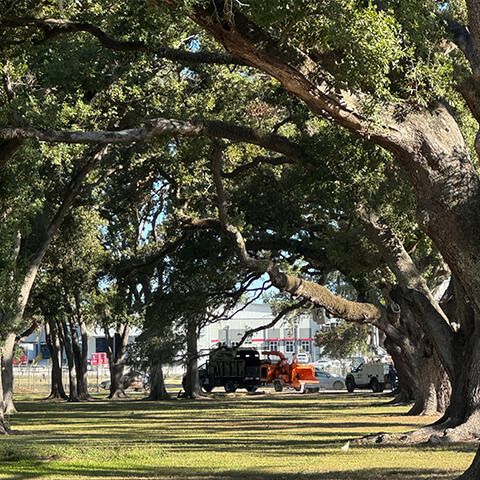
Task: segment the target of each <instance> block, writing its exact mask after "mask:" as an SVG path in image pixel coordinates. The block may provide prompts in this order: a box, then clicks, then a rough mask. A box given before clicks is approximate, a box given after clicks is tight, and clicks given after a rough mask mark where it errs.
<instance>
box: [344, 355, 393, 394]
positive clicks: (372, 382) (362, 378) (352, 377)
mask: <svg viewBox="0 0 480 480" xmlns="http://www.w3.org/2000/svg"><path fill="white" fill-rule="evenodd" d="M388 367H389V365H388V363H383V362H372V363H361V364H360V365H359V366H358V367H357V368H354V369H353V370H352V371H351V372H350V373H349V374H348V375H347V377H346V379H345V384H346V386H347V390H348V391H349V392H353V391H354V390H355V389H356V388H371V389H372V391H373V392H383V391H384V390H385V385H386V384H387V383H389V382H390V377H389V375H388Z"/></svg>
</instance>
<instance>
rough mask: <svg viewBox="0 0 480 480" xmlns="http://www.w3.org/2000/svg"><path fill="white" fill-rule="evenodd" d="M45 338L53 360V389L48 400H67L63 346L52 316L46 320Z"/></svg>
mask: <svg viewBox="0 0 480 480" xmlns="http://www.w3.org/2000/svg"><path fill="white" fill-rule="evenodd" d="M45 338H46V340H47V346H48V350H49V352H50V358H51V360H52V374H51V389H50V395H49V396H48V398H50V399H53V398H62V399H64V400H66V399H67V398H68V397H67V394H66V393H65V389H64V388H63V379H62V345H61V343H60V337H59V334H58V328H57V324H56V322H55V319H54V318H52V317H51V316H48V317H47V318H46V320H45Z"/></svg>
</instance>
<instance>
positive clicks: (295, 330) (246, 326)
mask: <svg viewBox="0 0 480 480" xmlns="http://www.w3.org/2000/svg"><path fill="white" fill-rule="evenodd" d="M273 319H274V315H273V314H272V311H271V308H270V306H269V305H266V304H263V303H255V304H250V305H247V306H246V307H245V308H243V309H242V308H240V309H237V313H235V314H234V315H233V316H232V317H231V318H229V319H226V320H220V321H219V322H216V323H213V324H210V325H207V326H206V327H205V328H204V329H203V331H202V332H201V334H200V339H199V345H198V348H199V350H200V351H206V350H210V349H211V348H213V347H215V346H217V345H219V344H223V345H226V346H228V347H234V346H236V345H237V344H238V342H239V341H240V339H241V338H242V337H243V335H244V333H245V332H246V331H247V330H252V329H255V328H257V327H260V326H263V325H266V324H268V323H270V322H271V321H272V320H273ZM320 328H321V325H320V324H319V323H317V322H316V321H314V318H313V314H312V313H310V312H309V313H301V314H297V315H295V316H291V317H288V318H284V319H282V320H280V321H279V322H278V323H277V324H276V325H275V326H273V327H272V328H269V329H266V330H261V331H259V332H256V333H254V334H253V336H252V337H251V338H249V339H247V340H246V341H245V342H244V343H243V346H244V347H253V348H256V349H257V350H258V351H260V352H261V351H264V350H269V351H272V350H277V351H280V352H282V353H284V354H285V355H286V356H287V357H291V356H292V355H293V354H294V353H295V354H297V355H298V354H300V353H302V354H308V357H309V361H312V362H314V361H316V360H318V359H319V358H320V349H319V347H317V346H316V344H315V335H316V333H317V331H318V330H319V329H320Z"/></svg>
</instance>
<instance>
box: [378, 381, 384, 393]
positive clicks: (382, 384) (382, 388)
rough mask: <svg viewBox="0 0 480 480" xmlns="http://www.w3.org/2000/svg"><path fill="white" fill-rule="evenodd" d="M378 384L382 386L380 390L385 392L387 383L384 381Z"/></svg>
mask: <svg viewBox="0 0 480 480" xmlns="http://www.w3.org/2000/svg"><path fill="white" fill-rule="evenodd" d="M378 385H379V387H380V390H379V392H383V391H384V390H385V384H384V383H379V384H378Z"/></svg>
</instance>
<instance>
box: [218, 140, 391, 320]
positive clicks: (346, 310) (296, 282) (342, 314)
mask: <svg viewBox="0 0 480 480" xmlns="http://www.w3.org/2000/svg"><path fill="white" fill-rule="evenodd" d="M211 168H212V172H213V177H214V182H215V187H216V190H217V197H218V216H219V221H220V225H221V227H222V229H223V231H224V232H225V233H226V234H227V235H228V236H229V237H230V239H231V240H232V241H233V244H234V247H235V251H236V254H237V257H238V259H239V260H240V263H241V264H242V265H243V266H244V267H246V268H248V269H249V270H251V271H254V272H258V273H266V274H267V275H268V276H269V278H270V281H271V282H272V285H273V286H274V287H276V288H278V289H279V290H281V291H284V292H288V293H290V294H292V295H293V296H296V297H303V298H305V299H307V300H309V301H311V302H312V303H314V304H315V305H318V306H321V307H324V308H325V309H326V310H327V311H328V312H330V313H331V314H332V315H335V316H336V317H339V318H344V319H346V320H350V321H353V322H357V323H361V324H363V323H373V324H376V323H378V322H380V321H382V320H384V319H385V317H386V310H385V309H384V308H382V307H379V306H376V305H373V304H370V303H358V302H351V301H348V300H345V299H343V298H341V297H338V296H336V295H334V294H333V293H331V292H330V291H328V289H326V288H325V287H323V286H322V285H319V284H317V283H314V282H310V281H307V280H304V279H301V278H299V277H296V276H293V275H287V274H286V273H284V272H282V271H281V270H280V269H279V268H278V266H277V265H276V264H275V263H274V262H273V261H271V260H260V259H256V258H253V257H251V256H250V255H249V253H248V251H247V248H246V245H245V240H244V238H243V236H242V234H241V232H240V231H239V230H238V228H236V227H235V226H234V225H232V224H231V223H230V221H229V219H228V202H227V198H226V194H225V190H224V187H223V180H222V173H221V171H222V149H221V148H220V147H218V146H217V147H215V149H214V152H213V156H212V162H211Z"/></svg>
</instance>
